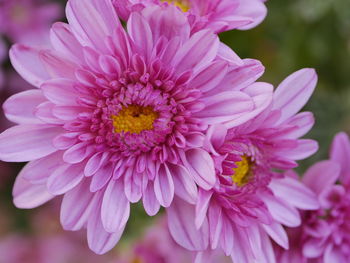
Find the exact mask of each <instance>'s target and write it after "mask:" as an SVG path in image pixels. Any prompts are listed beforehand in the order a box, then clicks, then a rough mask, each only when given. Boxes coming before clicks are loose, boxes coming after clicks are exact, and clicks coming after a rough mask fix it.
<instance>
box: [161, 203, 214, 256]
mask: <svg viewBox="0 0 350 263" xmlns="http://www.w3.org/2000/svg"><path fill="white" fill-rule="evenodd" d="M167 215H168V226H169V230H170V233H171V235H172V237H173V238H174V240H175V241H176V242H177V243H178V244H179V245H181V246H183V247H184V248H186V249H188V250H191V251H200V250H205V249H206V248H207V247H208V239H209V237H208V235H209V234H208V222H207V221H205V222H204V224H203V226H202V227H201V229H199V230H197V229H196V226H195V224H194V220H193V219H194V218H195V207H194V206H192V205H189V204H187V203H186V202H183V201H180V200H179V199H176V200H174V201H173V204H172V205H171V206H170V207H169V208H168V209H167Z"/></svg>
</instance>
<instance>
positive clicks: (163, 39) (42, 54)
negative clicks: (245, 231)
mask: <svg viewBox="0 0 350 263" xmlns="http://www.w3.org/2000/svg"><path fill="white" fill-rule="evenodd" d="M66 10H67V18H68V21H69V24H64V23H57V24H55V25H54V26H53V27H52V30H51V40H52V41H51V44H52V46H53V48H52V49H37V48H32V47H28V46H24V45H15V46H14V47H13V48H12V49H11V51H10V57H11V61H12V64H13V66H14V67H15V68H16V69H17V71H18V72H19V73H20V74H21V75H22V76H23V77H24V78H25V79H26V80H27V81H28V82H30V83H31V84H33V85H34V86H36V87H38V88H39V89H37V90H29V91H25V92H22V93H18V94H16V95H14V96H12V97H10V98H9V99H8V100H7V101H6V102H5V104H4V109H5V114H6V116H7V118H8V119H10V120H11V121H13V122H15V123H18V124H19V125H17V126H14V127H12V128H10V129H8V130H7V131H5V132H3V133H2V134H1V135H0V158H1V159H2V160H5V161H14V162H25V161H30V162H29V164H27V165H26V166H25V167H24V169H23V170H22V171H21V173H20V174H19V176H18V177H17V180H16V183H15V186H14V190H13V195H14V203H15V204H16V206H17V207H21V208H33V207H36V206H39V205H41V204H43V203H45V202H46V201H47V200H50V199H51V198H53V197H54V196H57V195H64V197H63V202H62V208H61V223H62V225H63V227H64V228H65V229H67V230H78V229H81V228H87V236H88V243H89V245H90V247H91V248H92V249H93V250H94V251H95V252H96V253H100V254H102V253H105V252H106V251H108V250H110V249H111V248H112V247H113V246H114V245H115V244H116V243H117V242H118V240H119V238H120V236H121V235H122V233H123V230H124V228H125V225H126V223H127V221H128V218H129V213H130V203H136V202H138V201H140V200H141V199H142V202H143V205H144V208H145V210H146V212H147V213H148V214H149V215H155V214H156V213H157V212H158V210H159V208H160V206H163V207H168V206H170V204H171V203H172V200H173V198H174V195H177V196H179V197H180V198H182V199H184V200H186V201H187V202H189V203H192V204H194V203H195V202H196V198H197V186H199V187H201V188H203V189H207V190H209V189H211V188H212V187H213V186H214V185H215V181H216V175H215V169H214V163H213V161H212V158H211V157H210V155H209V153H208V152H207V151H205V150H204V149H202V146H203V142H204V139H205V133H206V130H207V128H208V126H209V125H215V124H227V127H233V126H236V125H238V124H240V123H243V122H245V121H247V120H249V119H251V118H253V117H254V116H255V115H257V114H258V113H259V112H261V111H262V110H263V109H264V108H265V107H266V105H268V103H269V102H270V101H271V98H272V88H271V86H270V85H265V84H262V83H257V84H254V82H255V81H256V79H257V78H259V77H260V76H261V74H262V72H263V67H262V66H261V64H260V63H259V62H257V61H254V60H241V59H240V58H238V57H237V56H236V55H235V53H233V51H231V50H230V49H228V48H227V47H226V46H224V45H221V44H220V42H219V39H218V37H217V36H216V35H215V34H213V33H212V32H211V31H209V30H202V31H199V32H197V33H195V34H193V35H191V34H190V24H189V23H188V20H187V18H186V16H185V15H184V14H183V13H182V12H180V11H179V10H178V9H177V8H175V7H174V6H153V7H149V8H145V9H143V10H142V11H141V12H134V13H132V14H131V15H130V18H129V20H128V22H127V32H126V31H125V29H124V28H123V27H122V25H121V24H120V22H119V20H118V18H117V16H116V14H115V12H114V9H113V7H112V4H111V2H110V0H99V1H95V0H86V1H81V0H70V1H68V4H67V9H66ZM19 105H21V106H20V107H19Z"/></svg>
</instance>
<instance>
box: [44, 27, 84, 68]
mask: <svg viewBox="0 0 350 263" xmlns="http://www.w3.org/2000/svg"><path fill="white" fill-rule="evenodd" d="M50 39H51V44H52V46H53V47H54V49H55V50H57V51H59V52H62V53H63V54H65V55H66V56H68V57H74V60H76V59H78V60H79V61H80V62H82V61H83V52H82V46H81V45H80V43H79V42H78V41H77V40H76V38H75V36H74V35H73V33H72V31H71V29H70V26H69V25H67V24H66V23H62V22H57V23H55V24H53V26H52V28H51V31H50Z"/></svg>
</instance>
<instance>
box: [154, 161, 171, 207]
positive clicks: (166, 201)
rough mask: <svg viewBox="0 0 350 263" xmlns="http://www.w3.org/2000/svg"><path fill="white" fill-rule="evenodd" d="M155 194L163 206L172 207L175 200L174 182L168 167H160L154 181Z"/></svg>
mask: <svg viewBox="0 0 350 263" xmlns="http://www.w3.org/2000/svg"><path fill="white" fill-rule="evenodd" d="M154 193H155V194H156V197H157V200H158V201H159V203H160V205H161V206H164V207H169V206H170V204H171V202H172V201H173V198H174V181H173V179H172V176H171V173H170V171H169V168H168V166H166V165H161V166H160V167H159V171H158V173H157V174H156V178H155V180H154Z"/></svg>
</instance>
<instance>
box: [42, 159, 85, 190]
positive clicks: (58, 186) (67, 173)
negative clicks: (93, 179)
mask: <svg viewBox="0 0 350 263" xmlns="http://www.w3.org/2000/svg"><path fill="white" fill-rule="evenodd" d="M83 178H84V173H83V167H82V165H80V164H77V165H70V164H66V165H61V166H60V167H58V169H56V170H55V171H54V172H53V173H52V174H51V175H50V177H49V179H48V180H47V189H48V191H49V192H50V193H51V194H54V195H61V194H64V193H66V192H68V191H69V190H71V189H73V188H74V187H75V186H77V185H78V184H79V183H80V182H81V180H83Z"/></svg>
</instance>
